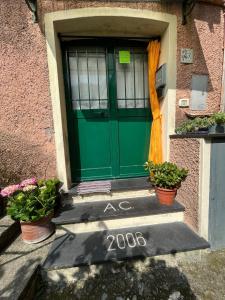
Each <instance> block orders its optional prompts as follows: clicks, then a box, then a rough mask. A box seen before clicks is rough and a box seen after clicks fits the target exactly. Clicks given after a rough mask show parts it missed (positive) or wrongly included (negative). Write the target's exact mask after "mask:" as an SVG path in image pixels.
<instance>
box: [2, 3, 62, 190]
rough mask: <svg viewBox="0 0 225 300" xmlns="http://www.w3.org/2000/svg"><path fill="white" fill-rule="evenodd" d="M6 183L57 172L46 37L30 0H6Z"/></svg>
mask: <svg viewBox="0 0 225 300" xmlns="http://www.w3.org/2000/svg"><path fill="white" fill-rule="evenodd" d="M0 19H1V24H0V28H1V30H0V70H1V72H0V103H1V116H0V186H1V185H4V184H7V183H9V182H16V181H18V180H21V179H24V178H26V177H29V176H37V177H38V178H42V177H50V176H56V166H55V146H54V138H53V136H54V132H53V122H52V110H51V99H50V95H49V87H48V86H49V83H48V67H47V58H46V46H45V37H44V36H43V35H42V34H41V30H40V28H39V25H38V24H33V23H32V18H31V13H30V11H29V10H28V8H27V6H26V4H25V1H14V0H1V1H0Z"/></svg>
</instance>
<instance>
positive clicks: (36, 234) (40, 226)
mask: <svg viewBox="0 0 225 300" xmlns="http://www.w3.org/2000/svg"><path fill="white" fill-rule="evenodd" d="M58 184H59V180H58V179H48V180H40V181H39V182H37V181H36V179H35V178H31V179H27V180H24V181H22V182H21V183H20V184H17V185H11V186H8V187H6V188H4V189H3V190H2V191H1V195H2V196H3V197H7V214H8V215H10V216H11V218H12V219H13V220H15V221H20V225H21V231H22V239H23V241H24V242H26V243H29V244H32V243H38V242H41V241H43V240H45V239H46V238H48V237H49V236H50V235H51V234H52V233H53V232H54V226H53V224H52V223H51V218H52V217H53V213H54V208H55V203H56V198H57V195H58Z"/></svg>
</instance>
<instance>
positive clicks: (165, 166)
mask: <svg viewBox="0 0 225 300" xmlns="http://www.w3.org/2000/svg"><path fill="white" fill-rule="evenodd" d="M145 169H146V170H148V171H149V174H150V181H151V183H152V184H153V186H154V187H155V191H156V196H157V198H158V200H159V202H160V204H163V205H172V204H173V203H174V199H175V196H176V193H177V189H178V188H179V187H180V186H181V182H182V181H184V180H185V178H186V177H187V175H188V170H186V169H184V168H179V167H178V166H177V165H176V164H173V163H171V162H164V163H161V164H155V163H153V162H152V161H149V162H146V163H145Z"/></svg>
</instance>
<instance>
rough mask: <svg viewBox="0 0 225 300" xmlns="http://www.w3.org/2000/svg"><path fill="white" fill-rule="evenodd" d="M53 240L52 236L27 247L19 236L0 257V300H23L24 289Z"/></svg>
mask: <svg viewBox="0 0 225 300" xmlns="http://www.w3.org/2000/svg"><path fill="white" fill-rule="evenodd" d="M53 239H54V236H52V237H50V238H49V239H47V240H46V241H44V242H42V243H39V244H33V245H28V244H25V243H24V242H23V241H22V240H21V236H19V237H18V238H17V239H16V240H15V241H14V242H13V243H12V244H11V245H10V246H9V247H8V248H7V249H6V250H5V251H4V252H3V253H2V254H1V255H0V299H1V300H3V299H4V300H5V299H8V300H16V299H18V298H19V297H22V298H21V299H23V296H22V295H23V291H24V288H26V286H27V285H28V284H29V280H30V278H31V276H32V274H33V273H34V271H35V269H36V268H37V266H38V265H39V264H40V263H41V262H42V261H43V260H44V259H45V258H46V256H47V253H48V251H49V248H50V246H51V244H52V240H53ZM23 300H25V299H23Z"/></svg>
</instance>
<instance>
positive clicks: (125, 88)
mask: <svg viewBox="0 0 225 300" xmlns="http://www.w3.org/2000/svg"><path fill="white" fill-rule="evenodd" d="M119 50H129V51H130V55H131V56H130V57H131V59H130V63H129V64H121V63H119ZM147 67H148V62H147V53H146V50H145V49H142V48H131V49H124V48H123V49H117V50H116V81H117V102H118V108H127V109H129V108H145V107H148V106H149V91H148V69H147Z"/></svg>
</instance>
